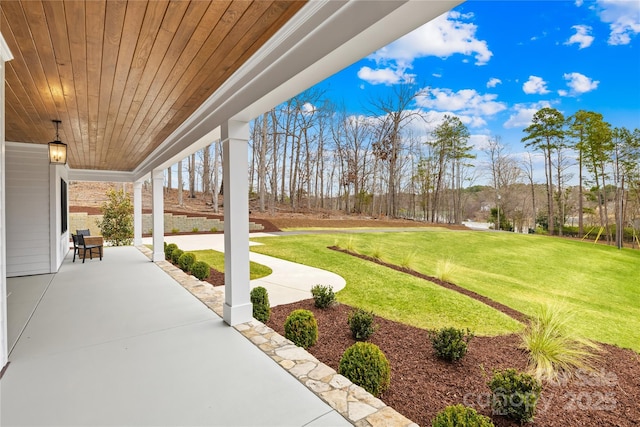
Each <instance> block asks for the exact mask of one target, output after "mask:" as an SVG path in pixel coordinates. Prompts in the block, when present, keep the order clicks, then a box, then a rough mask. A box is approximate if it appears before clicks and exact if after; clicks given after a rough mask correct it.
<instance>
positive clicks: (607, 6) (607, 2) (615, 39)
mask: <svg viewBox="0 0 640 427" xmlns="http://www.w3.org/2000/svg"><path fill="white" fill-rule="evenodd" d="M598 6H600V19H601V20H602V22H606V23H608V24H609V29H610V30H611V32H610V33H609V44H610V45H625V44H629V43H631V37H633V36H635V35H637V34H638V33H640V2H638V1H633V0H632V1H629V0H598Z"/></svg>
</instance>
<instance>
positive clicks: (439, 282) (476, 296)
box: [329, 246, 526, 322]
mask: <svg viewBox="0 0 640 427" xmlns="http://www.w3.org/2000/svg"><path fill="white" fill-rule="evenodd" d="M329 249H332V250H334V251H338V252H342V253H345V254H348V255H351V256H354V257H357V258H360V259H364V260H367V261H371V262H375V263H376V264H380V265H383V266H385V267H388V268H391V269H393V270H396V271H400V272H402V273H407V274H410V275H412V276H415V277H419V278H420V279H424V280H428V281H430V282H432V283H435V284H436V285H440V286H442V287H443V288H447V289H451V290H453V291H456V292H458V293H461V294H463V295H467V296H468V297H471V298H473V299H475V300H477V301H480V302H482V303H484V304H486V305H488V306H489V307H492V308H495V309H496V310H498V311H501V312H502V313H504V314H506V315H507V316H509V317H511V318H513V319H515V320H517V321H519V322H522V321H524V320H525V319H526V316H525V315H524V314H523V313H520V312H519V311H518V310H514V309H513V308H511V307H507V306H506V305H504V304H500V303H499V302H497V301H494V300H492V299H491V298H487V297H485V296H484V295H480V294H478V293H475V292H473V291H470V290H468V289H465V288H462V287H460V286H458V285H456V284H453V283H450V282H445V281H443V280H440V279H438V278H437V277H433V276H427V275H426V274H422V273H419V272H417V271H415V270H412V269H410V268H406V267H400V266H398V265H395V264H389V263H387V262H384V261H382V260H380V259H378V258H373V257H370V256H368V255H362V254H359V253H356V252H351V251H348V250H346V249H342V248H339V247H337V246H330V247H329Z"/></svg>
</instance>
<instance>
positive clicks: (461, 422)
mask: <svg viewBox="0 0 640 427" xmlns="http://www.w3.org/2000/svg"><path fill="white" fill-rule="evenodd" d="M431 426H432V427H493V423H492V422H491V420H490V419H489V418H488V417H485V416H484V415H480V414H478V413H477V412H476V411H475V409H473V408H469V407H467V406H464V405H451V406H447V407H446V408H444V409H443V410H442V411H440V412H438V414H437V415H436V416H435V418H434V419H433V421H432V422H431Z"/></svg>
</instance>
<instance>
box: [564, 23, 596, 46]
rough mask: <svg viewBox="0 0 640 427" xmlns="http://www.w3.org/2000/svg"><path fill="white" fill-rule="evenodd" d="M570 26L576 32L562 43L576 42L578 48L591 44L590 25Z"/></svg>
mask: <svg viewBox="0 0 640 427" xmlns="http://www.w3.org/2000/svg"><path fill="white" fill-rule="evenodd" d="M571 28H573V29H574V30H576V33H575V34H574V35H572V36H571V37H570V38H569V40H567V41H566V42H565V43H564V44H567V45H571V44H577V45H579V48H580V49H584V48H586V47H589V46H591V43H593V36H592V35H591V34H590V33H591V27H590V26H588V25H574V26H573V27H571Z"/></svg>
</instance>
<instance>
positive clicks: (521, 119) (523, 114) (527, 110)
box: [503, 101, 551, 129]
mask: <svg viewBox="0 0 640 427" xmlns="http://www.w3.org/2000/svg"><path fill="white" fill-rule="evenodd" d="M545 107H551V104H550V103H549V102H547V101H543V102H537V103H535V104H516V105H514V106H513V110H514V111H513V113H512V114H511V115H510V116H509V119H508V120H507V121H506V122H505V123H504V125H503V126H504V127H505V128H506V129H510V128H519V127H522V128H525V127H527V126H529V125H530V124H531V120H532V119H533V115H534V114H535V113H537V112H538V110H541V109H542V108H545Z"/></svg>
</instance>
